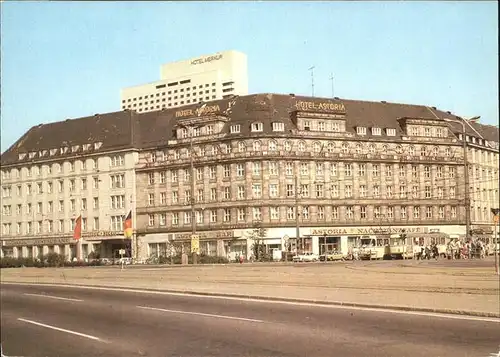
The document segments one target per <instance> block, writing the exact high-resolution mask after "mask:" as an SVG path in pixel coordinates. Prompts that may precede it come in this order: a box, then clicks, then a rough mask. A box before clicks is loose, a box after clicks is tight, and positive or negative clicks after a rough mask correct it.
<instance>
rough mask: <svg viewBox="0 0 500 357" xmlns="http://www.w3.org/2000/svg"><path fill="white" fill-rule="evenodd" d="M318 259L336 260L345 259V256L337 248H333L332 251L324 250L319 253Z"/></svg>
mask: <svg viewBox="0 0 500 357" xmlns="http://www.w3.org/2000/svg"><path fill="white" fill-rule="evenodd" d="M319 260H320V261H322V262H324V261H325V260H326V261H327V262H334V261H338V260H345V257H344V254H342V253H341V252H339V251H338V250H333V251H329V252H326V253H325V254H321V255H320V256H319Z"/></svg>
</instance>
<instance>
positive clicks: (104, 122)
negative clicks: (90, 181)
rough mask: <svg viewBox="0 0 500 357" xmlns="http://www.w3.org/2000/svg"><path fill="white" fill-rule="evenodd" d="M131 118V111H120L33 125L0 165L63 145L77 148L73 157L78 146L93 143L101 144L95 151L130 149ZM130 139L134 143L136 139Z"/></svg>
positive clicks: (6, 153)
mask: <svg viewBox="0 0 500 357" xmlns="http://www.w3.org/2000/svg"><path fill="white" fill-rule="evenodd" d="M135 116H136V114H135V113H134V112H130V111H121V112H114V113H106V114H96V115H93V116H90V117H84V118H78V119H66V120H64V121H60V122H55V123H49V124H40V125H37V126H34V127H32V128H31V129H29V130H28V131H27V132H26V133H25V134H24V135H23V136H22V137H21V138H20V139H19V140H18V141H17V142H15V143H14V145H12V146H11V147H10V148H9V149H7V150H6V151H5V152H4V153H3V154H2V158H1V163H2V165H6V164H13V163H17V162H18V154H20V153H29V152H37V153H38V152H39V151H41V150H50V149H59V148H61V147H64V146H66V147H69V148H70V149H71V146H73V145H79V146H80V149H79V150H80V152H75V153H72V154H73V155H77V154H81V150H82V145H84V144H93V143H96V142H102V146H101V147H100V148H99V151H101V152H102V151H109V150H120V149H125V148H129V147H132V146H134V144H135V143H134V142H133V141H132V133H131V131H132V127H131V123H132V122H133V121H132V117H135ZM134 137H135V139H136V140H137V138H138V136H136V135H134ZM136 140H134V141H136ZM91 151H92V150H90V152H91ZM69 152H71V150H69ZM63 155H64V156H67V155H68V154H60V152H59V150H58V153H57V154H56V155H54V156H49V155H47V156H46V157H44V159H47V158H53V159H54V158H58V157H63ZM34 160H36V157H35V159H34ZM27 161H28V160H27Z"/></svg>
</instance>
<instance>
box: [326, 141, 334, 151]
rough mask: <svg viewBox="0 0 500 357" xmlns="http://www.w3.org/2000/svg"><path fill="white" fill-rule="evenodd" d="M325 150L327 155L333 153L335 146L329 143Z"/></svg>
mask: <svg viewBox="0 0 500 357" xmlns="http://www.w3.org/2000/svg"><path fill="white" fill-rule="evenodd" d="M327 150H328V152H329V153H333V152H334V151H335V145H334V144H333V143H329V144H328V146H327Z"/></svg>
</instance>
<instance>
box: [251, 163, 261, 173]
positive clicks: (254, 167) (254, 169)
mask: <svg viewBox="0 0 500 357" xmlns="http://www.w3.org/2000/svg"><path fill="white" fill-rule="evenodd" d="M260 172H261V166H260V162H252V174H253V175H260Z"/></svg>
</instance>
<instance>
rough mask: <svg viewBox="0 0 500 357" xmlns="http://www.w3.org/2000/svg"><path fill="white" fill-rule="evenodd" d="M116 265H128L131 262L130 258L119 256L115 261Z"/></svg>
mask: <svg viewBox="0 0 500 357" xmlns="http://www.w3.org/2000/svg"><path fill="white" fill-rule="evenodd" d="M115 264H116V265H122V264H123V265H130V264H132V258H120V259H117V260H116V261H115Z"/></svg>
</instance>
